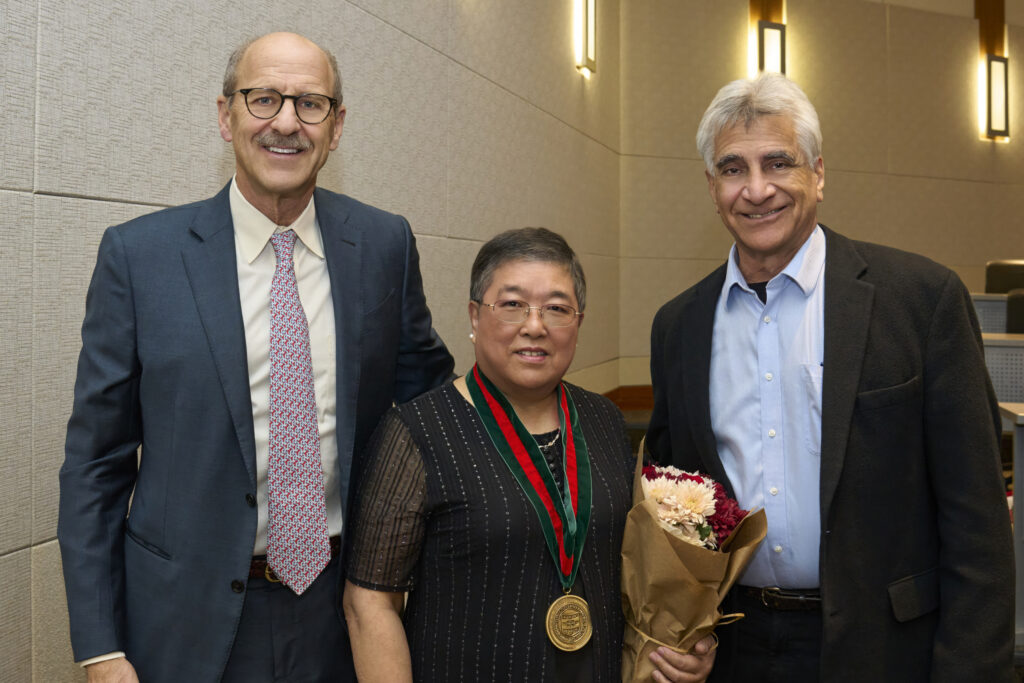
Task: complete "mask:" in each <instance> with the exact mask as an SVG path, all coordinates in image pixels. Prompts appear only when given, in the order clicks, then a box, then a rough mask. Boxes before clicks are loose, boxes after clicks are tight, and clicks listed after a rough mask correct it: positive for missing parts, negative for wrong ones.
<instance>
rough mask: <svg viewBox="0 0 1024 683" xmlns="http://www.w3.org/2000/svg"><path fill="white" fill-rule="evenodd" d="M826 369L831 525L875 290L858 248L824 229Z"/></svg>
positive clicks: (825, 484) (825, 472)
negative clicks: (833, 500)
mask: <svg viewBox="0 0 1024 683" xmlns="http://www.w3.org/2000/svg"><path fill="white" fill-rule="evenodd" d="M822 227H823V228H824V226H822ZM825 239H826V242H825V243H826V252H825V361H824V363H825V369H824V373H823V379H822V397H821V489H820V493H821V521H822V525H825V524H827V520H828V510H829V508H830V507H831V504H832V497H833V495H834V494H835V490H836V486H837V485H838V484H839V475H840V474H841V473H842V469H843V459H844V458H845V456H846V443H847V440H848V439H849V435H850V423H851V420H852V419H853V408H854V403H855V402H856V399H857V387H858V386H859V383H860V374H861V368H862V366H863V364H864V353H865V350H866V347H867V338H868V327H869V325H870V321H871V309H872V305H873V302H874V292H875V288H874V285H872V284H871V283H869V282H864V281H863V280H862V279H861V278H862V277H863V276H864V273H865V272H866V271H867V263H865V262H864V260H863V259H862V258H861V257H860V255H859V254H858V253H857V250H856V248H855V247H854V244H853V243H852V242H851V241H850V240H848V239H846V238H845V237H843V236H842V235H837V234H836V233H834V232H832V231H831V230H829V229H828V228H825Z"/></svg>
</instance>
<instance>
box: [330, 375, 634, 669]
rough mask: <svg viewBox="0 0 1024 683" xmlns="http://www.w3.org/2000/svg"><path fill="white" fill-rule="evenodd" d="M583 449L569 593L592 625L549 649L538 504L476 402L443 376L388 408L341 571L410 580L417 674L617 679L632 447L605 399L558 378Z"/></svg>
mask: <svg viewBox="0 0 1024 683" xmlns="http://www.w3.org/2000/svg"><path fill="white" fill-rule="evenodd" d="M567 386H568V387H569V391H570V392H571V393H572V396H573V398H574V400H575V401H576V407H577V409H578V412H579V420H580V424H581V426H582V429H583V432H584V435H585V436H586V440H587V446H588V448H589V451H590V457H591V463H592V470H593V493H594V495H593V497H594V501H593V506H592V515H593V516H592V519H591V523H590V530H589V533H588V534H587V540H586V545H585V547H584V549H583V559H582V564H581V567H580V572H579V578H578V579H577V581H576V585H575V586H574V587H573V593H574V594H577V595H583V596H584V597H585V598H586V600H587V602H588V603H589V604H590V609H591V617H592V620H593V624H594V635H593V637H592V639H591V641H590V643H589V644H588V645H586V646H585V647H584V648H583V649H582V650H580V651H579V652H576V653H565V652H562V651H560V650H558V649H556V648H555V647H554V646H553V645H551V643H550V642H549V640H548V637H547V631H546V629H545V625H544V620H545V615H546V613H547V609H548V607H549V606H550V605H551V603H552V602H553V601H554V600H555V599H556V598H557V597H559V596H560V595H562V588H561V584H560V582H559V580H558V575H557V571H556V569H555V565H554V561H553V560H552V559H551V556H550V554H549V553H548V549H547V547H546V545H545V542H544V536H543V532H542V530H541V527H540V522H539V521H538V519H537V515H536V512H535V511H534V509H533V508H532V507H531V506H530V503H529V501H528V499H527V498H526V495H525V494H524V493H523V491H522V490H521V489H520V488H519V485H518V483H517V482H516V481H515V479H514V478H513V476H512V474H511V472H509V470H508V467H507V466H506V465H505V463H504V462H503V461H502V459H501V457H500V455H499V454H498V452H497V451H496V450H495V448H494V446H493V444H492V443H491V441H490V438H489V437H488V435H487V432H486V431H485V429H484V426H483V424H482V423H481V421H480V418H479V417H478V416H477V414H476V411H475V410H474V409H473V406H471V405H470V404H469V403H467V402H466V400H465V399H464V398H463V397H462V395H461V394H459V392H458V390H456V389H455V388H454V387H453V386H451V385H445V386H443V387H440V388H438V389H435V390H433V391H431V392H429V393H427V394H424V395H423V396H421V397H419V398H417V399H415V400H413V401H411V402H410V403H406V404H404V405H401V406H398V407H396V408H393V409H392V410H391V411H390V412H389V413H388V415H387V416H386V417H385V419H384V421H383V422H382V423H381V425H380V427H379V428H378V429H377V432H376V434H375V435H374V437H373V439H372V441H371V444H370V446H369V449H368V452H367V453H368V455H367V462H366V464H365V466H364V471H363V474H362V485H361V491H360V494H359V503H358V506H357V509H356V510H355V511H354V514H353V525H352V527H350V532H349V534H350V535H349V538H350V542H351V544H352V545H351V546H350V554H349V569H348V578H349V580H350V581H352V582H353V583H355V584H357V585H360V586H363V587H366V588H371V589H375V590H385V591H393V592H401V591H409V600H408V605H407V607H406V612H405V617H404V619H405V629H406V635H407V637H408V640H409V647H410V650H411V653H412V664H413V677H414V680H416V681H417V682H418V683H420V682H425V683H431V682H437V683H441V682H444V683H455V682H458V681H465V682H466V683H469V682H473V683H476V682H478V681H530V682H531V683H532V682H542V681H557V682H559V683H562V682H567V681H574V682H575V681H618V680H619V678H620V676H621V673H620V670H619V661H620V651H621V642H622V629H623V621H622V614H621V599H620V593H619V572H620V557H619V551H620V548H621V545H622V529H623V525H624V524H625V517H626V513H627V512H628V511H629V506H630V483H631V479H632V474H633V464H634V462H633V458H632V455H631V453H630V448H629V443H628V440H627V437H626V432H625V426H624V424H623V420H622V416H621V414H620V413H619V411H618V410H617V409H616V408H615V406H614V405H613V404H612V403H611V402H610V401H608V400H607V399H605V398H603V397H601V396H598V395H597V394H592V393H590V392H587V391H584V390H583V389H580V388H579V387H575V386H572V385H567Z"/></svg>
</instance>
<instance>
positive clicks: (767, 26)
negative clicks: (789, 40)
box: [757, 20, 786, 74]
mask: <svg viewBox="0 0 1024 683" xmlns="http://www.w3.org/2000/svg"><path fill="white" fill-rule="evenodd" d="M757 70H758V71H770V72H774V73H780V74H784V73H786V25H785V24H777V23H775V22H773V21H764V20H761V21H758V22H757Z"/></svg>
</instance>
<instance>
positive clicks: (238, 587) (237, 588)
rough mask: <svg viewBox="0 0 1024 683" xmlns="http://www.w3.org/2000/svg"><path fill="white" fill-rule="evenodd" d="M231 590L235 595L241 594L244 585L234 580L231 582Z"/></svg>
mask: <svg viewBox="0 0 1024 683" xmlns="http://www.w3.org/2000/svg"><path fill="white" fill-rule="evenodd" d="M231 590H233V591H235V592H236V593H241V592H242V591H244V590H245V584H244V583H242V582H241V581H239V580H238V579H235V580H234V581H232V582H231Z"/></svg>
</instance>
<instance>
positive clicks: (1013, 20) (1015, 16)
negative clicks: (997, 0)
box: [1004, 0, 1024, 56]
mask: <svg viewBox="0 0 1024 683" xmlns="http://www.w3.org/2000/svg"><path fill="white" fill-rule="evenodd" d="M1005 10H1006V16H1005V17H1004V18H1005V19H1006V23H1007V24H1011V25H1013V26H1024V2H1018V1H1017V0H1009V1H1008V2H1006V3H1005ZM1012 54H1014V55H1015V56H1016V55H1018V54H1020V53H1018V52H1014V53H1012Z"/></svg>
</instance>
